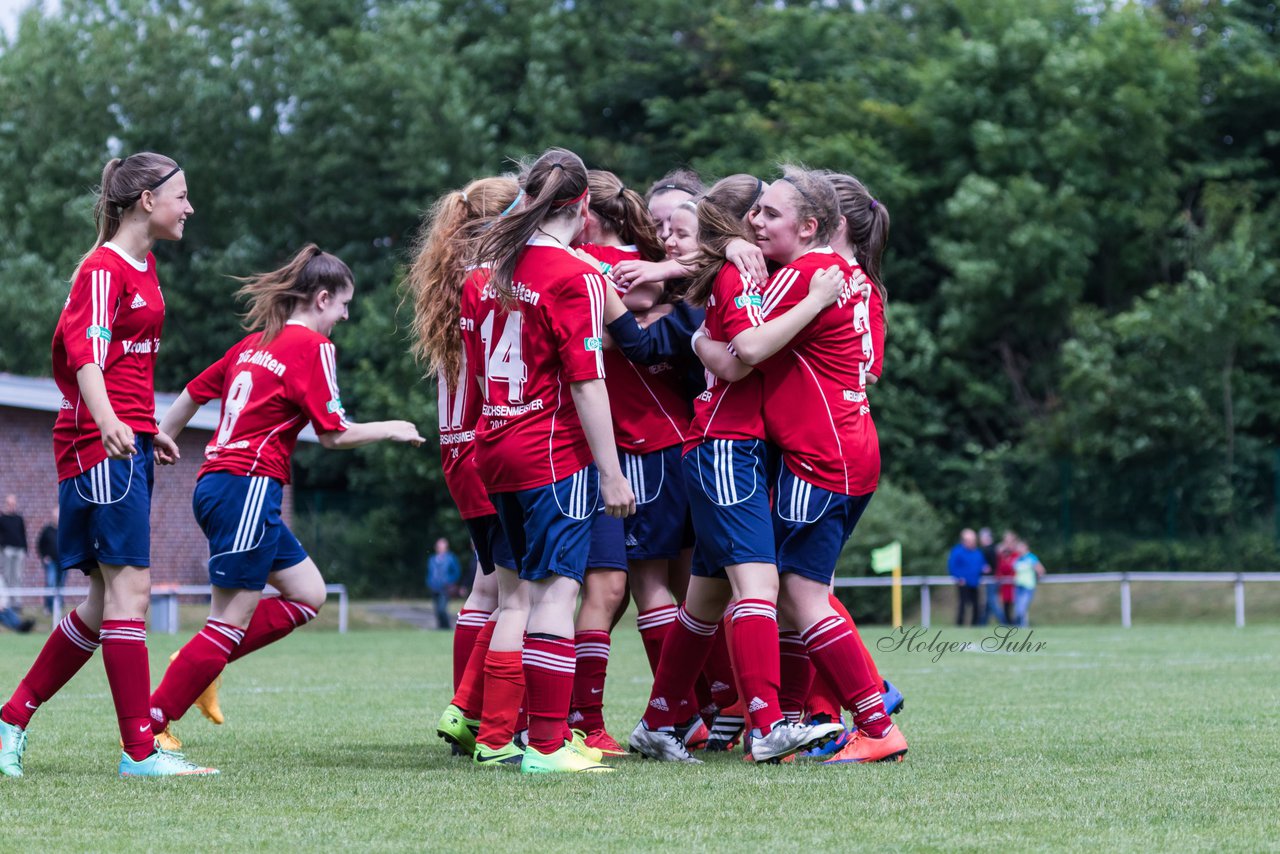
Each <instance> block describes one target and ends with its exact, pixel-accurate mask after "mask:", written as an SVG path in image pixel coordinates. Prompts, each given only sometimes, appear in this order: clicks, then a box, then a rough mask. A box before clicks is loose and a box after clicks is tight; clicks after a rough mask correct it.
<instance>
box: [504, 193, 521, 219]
mask: <svg viewBox="0 0 1280 854" xmlns="http://www.w3.org/2000/svg"><path fill="white" fill-rule="evenodd" d="M523 198H524V187H521V188H520V192H518V193H516V197H515V198H514V199H512V200H511V204H509V205H507V209H506V210H505V211H503V212H502V213H500V214H498V216H500V217H502V216H506V215H507V214H509V213H511V212H512V211H513V210H515V209H516V205H518V204H520V200H521V199H523Z"/></svg>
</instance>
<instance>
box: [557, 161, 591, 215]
mask: <svg viewBox="0 0 1280 854" xmlns="http://www.w3.org/2000/svg"><path fill="white" fill-rule="evenodd" d="M556 165H557V166H559V165H560V164H558V163H557V164H556ZM590 190H591V188H590V187H587V188H586V189H584V190H583V191H582V192H581V193H579V194H578V195H576V196H574V197H573V198H572V199H567V200H564V201H559V202H552V203H551V207H553V208H569V207H573V206H574V205H576V204H577V203H578V202H580V201H582V200H583V199H585V198H586V197H587V193H588V192H590Z"/></svg>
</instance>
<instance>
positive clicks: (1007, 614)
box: [995, 531, 1018, 626]
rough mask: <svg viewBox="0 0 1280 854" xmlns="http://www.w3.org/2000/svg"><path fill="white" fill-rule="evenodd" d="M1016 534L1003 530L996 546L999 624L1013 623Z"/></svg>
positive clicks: (1016, 555) (1007, 624)
mask: <svg viewBox="0 0 1280 854" xmlns="http://www.w3.org/2000/svg"><path fill="white" fill-rule="evenodd" d="M1017 547H1018V535H1017V534H1016V533H1014V532H1013V531H1005V532H1004V536H1003V537H1001V538H1000V545H999V546H998V547H997V548H996V566H995V583H996V586H997V587H998V588H999V590H1000V611H999V614H1000V625H1002V626H1012V625H1013V577H1014V572H1013V562H1014V561H1015V560H1017V558H1018V552H1017Z"/></svg>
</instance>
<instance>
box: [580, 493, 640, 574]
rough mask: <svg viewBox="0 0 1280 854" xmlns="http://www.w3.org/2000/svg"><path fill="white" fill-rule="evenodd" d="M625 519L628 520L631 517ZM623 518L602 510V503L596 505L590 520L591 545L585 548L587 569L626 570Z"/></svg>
mask: <svg viewBox="0 0 1280 854" xmlns="http://www.w3.org/2000/svg"><path fill="white" fill-rule="evenodd" d="M625 521H627V522H630V521H631V517H628V518H627V519H626V520H625ZM623 522H624V520H622V519H617V518H615V517H613V516H610V515H609V514H608V513H606V512H604V505H603V504H600V505H599V506H598V507H596V515H595V518H594V519H592V520H591V547H590V548H589V549H588V550H587V569H620V570H622V571H623V572H626V571H627V546H626V528H625V526H624V524H623Z"/></svg>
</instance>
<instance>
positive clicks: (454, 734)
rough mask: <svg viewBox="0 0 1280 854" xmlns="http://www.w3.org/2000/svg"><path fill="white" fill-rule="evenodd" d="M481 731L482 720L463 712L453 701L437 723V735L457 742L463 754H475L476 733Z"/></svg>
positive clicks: (451, 741) (453, 742)
mask: <svg viewBox="0 0 1280 854" xmlns="http://www.w3.org/2000/svg"><path fill="white" fill-rule="evenodd" d="M478 732H480V721H477V720H473V719H472V718H469V717H467V716H466V715H464V714H463V713H462V709H459V708H458V707H457V706H455V705H454V704H453V703H450V704H449V705H448V706H446V707H445V710H444V713H443V714H441V715H440V722H439V723H437V724H436V735H438V736H440V737H441V738H443V739H444V740H445V741H447V742H449V743H450V744H456V745H458V747H459V748H460V749H461V750H462V752H463V754H467V753H471V754H474V753H475V751H476V734H477V733H478Z"/></svg>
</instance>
